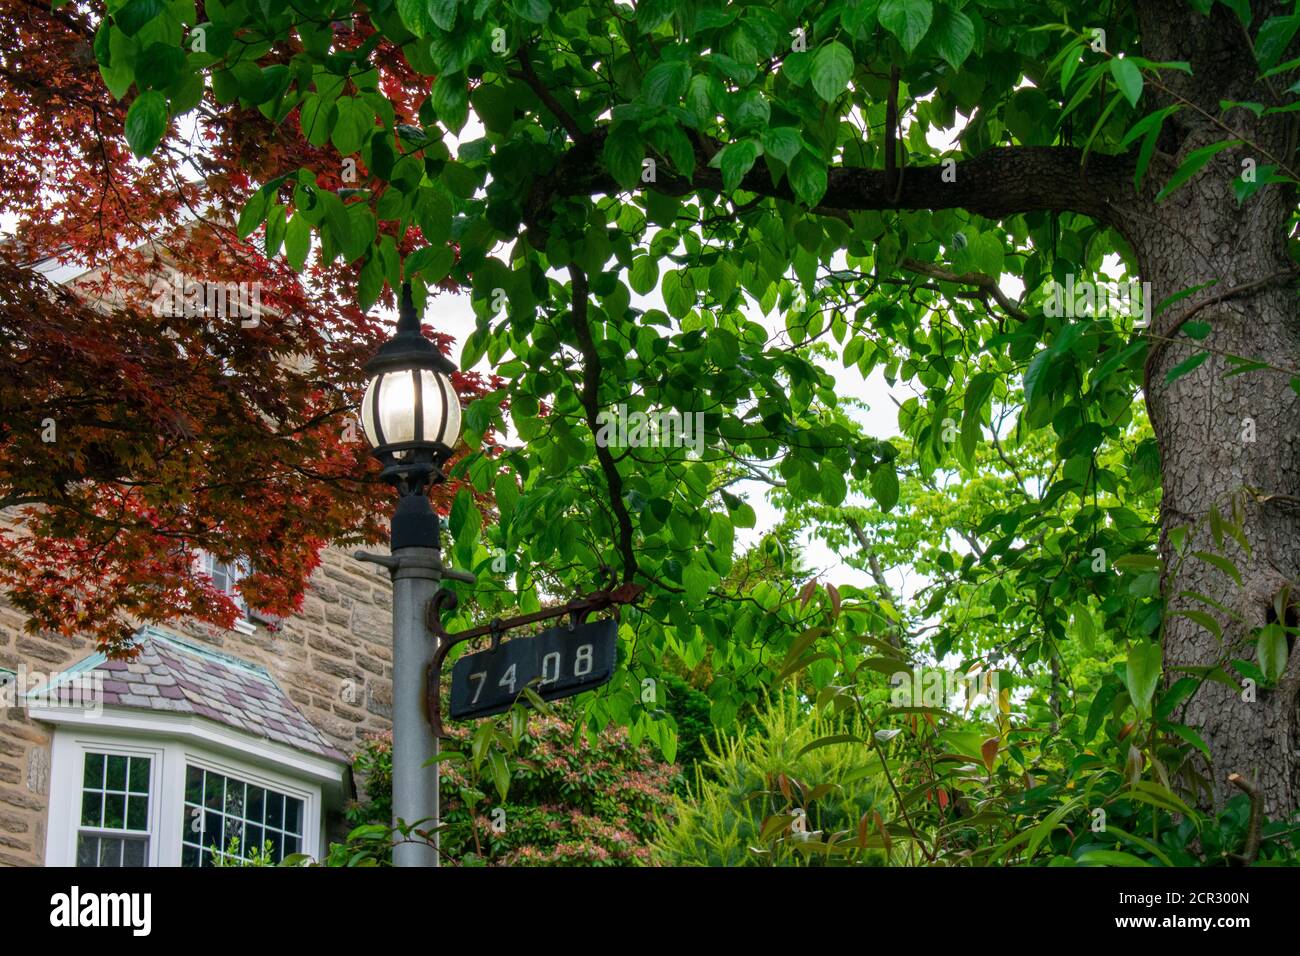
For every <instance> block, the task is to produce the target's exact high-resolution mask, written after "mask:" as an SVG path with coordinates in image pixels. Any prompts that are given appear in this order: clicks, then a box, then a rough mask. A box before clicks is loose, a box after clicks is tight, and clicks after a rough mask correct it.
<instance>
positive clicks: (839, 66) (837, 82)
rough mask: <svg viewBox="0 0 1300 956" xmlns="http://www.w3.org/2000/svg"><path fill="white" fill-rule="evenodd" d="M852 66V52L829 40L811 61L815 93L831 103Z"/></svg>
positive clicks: (839, 91) (850, 73)
mask: <svg viewBox="0 0 1300 956" xmlns="http://www.w3.org/2000/svg"><path fill="white" fill-rule="evenodd" d="M926 5H927V7H928V6H929V4H928V2H927V4H926ZM853 66H854V64H853V54H852V53H850V52H849V48H848V47H846V46H844V45H843V44H842V43H836V42H835V41H831V42H830V43H828V44H826V45H825V46H824V47H822V48H821V49H820V50H818V51H817V53H816V55H814V56H813V62H812V85H813V89H814V90H816V91H817V95H818V96H820V97H821V98H822V99H823V100H825V101H826V102H827V103H833V102H834V101H835V100H836V99H837V98H838V97H839V95H840V94H841V93H843V92H844V90H845V89H847V88H848V85H849V79H850V78H851V77H852V76H853Z"/></svg>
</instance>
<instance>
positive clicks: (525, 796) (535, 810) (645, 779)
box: [331, 708, 677, 866]
mask: <svg viewBox="0 0 1300 956" xmlns="http://www.w3.org/2000/svg"><path fill="white" fill-rule="evenodd" d="M566 718H567V719H566ZM453 735H454V736H453V740H452V741H451V742H449V743H448V745H447V747H446V749H445V750H444V753H453V754H459V755H466V754H467V752H468V751H469V750H470V748H471V747H472V746H473V743H472V738H471V734H470V732H469V731H468V730H467V729H465V728H458V729H457V730H455V731H453ZM510 756H511V758H512V759H511V764H510V767H509V772H508V776H506V777H502V776H498V774H500V773H501V772H502V771H503V770H504V768H505V764H504V762H503V761H502V762H498V761H497V760H494V759H492V758H489V760H488V771H487V773H486V774H485V775H484V777H485V779H479V777H478V775H477V774H476V772H475V771H474V769H473V767H472V762H471V761H467V760H457V759H450V760H447V761H446V769H445V771H444V773H443V776H442V786H441V792H442V807H443V816H442V821H443V827H442V830H441V850H442V854H443V862H444V864H445V865H464V866H474V865H480V866H481V865H487V866H509V865H514V866H551V865H556V866H630V865H638V864H644V863H646V862H648V861H649V857H650V849H649V842H650V836H651V834H652V833H653V831H654V826H655V821H656V820H657V819H658V818H660V817H661V816H662V815H663V814H664V813H665V812H667V811H668V806H669V792H670V790H671V788H672V787H673V786H674V785H675V784H676V778H677V771H676V769H675V768H673V767H671V766H669V765H667V764H664V763H663V762H662V761H660V760H658V759H657V758H656V756H655V754H654V753H653V752H652V750H651V748H650V747H649V746H648V745H647V744H644V743H642V744H640V745H633V744H632V743H631V741H629V740H628V735H627V732H626V731H625V730H623V729H622V728H615V727H607V728H605V729H604V730H603V731H601V732H600V733H598V734H592V735H588V734H586V733H583V732H582V731H581V729H578V730H577V731H576V732H575V727H574V723H573V713H572V710H571V708H560V709H559V710H558V711H557V712H555V713H551V714H548V715H539V716H537V717H534V718H532V719H531V720H529V721H528V724H527V729H526V731H524V732H523V733H522V734H521V736H520V738H519V740H518V743H517V746H516V747H514V748H512V749H511V754H510ZM353 766H354V769H355V770H356V772H357V773H358V775H359V776H361V777H362V778H363V779H364V786H365V793H366V800H365V801H364V802H362V803H359V804H357V805H355V806H353V807H351V808H350V809H349V811H348V819H349V821H350V822H351V823H352V824H354V825H355V826H358V827H363V828H364V827H366V826H367V825H369V826H372V827H375V826H377V827H379V828H380V829H384V830H386V829H387V824H388V821H389V819H390V818H391V814H392V754H391V739H390V738H389V736H388V735H383V736H380V737H377V738H375V739H372V740H369V741H368V742H367V743H366V745H365V746H364V747H363V748H362V749H361V750H360V751H359V752H358V753H357V754H356V755H355V757H354V763H353ZM499 768H500V769H499ZM503 789H504V792H502V790H503ZM371 832H373V831H370V830H364V829H363V832H362V833H361V834H358V837H360V838H363V839H361V840H360V841H359V842H360V843H361V845H362V846H364V842H365V841H364V838H365V837H366V836H367V835H368V834H370V833H371ZM357 852H359V851H358V850H357V849H356V847H355V846H353V847H349V846H347V845H335V847H334V848H332V851H331V858H332V859H333V860H334V861H335V862H346V861H349V860H351V859H352V857H353V856H355V855H356V853H357Z"/></svg>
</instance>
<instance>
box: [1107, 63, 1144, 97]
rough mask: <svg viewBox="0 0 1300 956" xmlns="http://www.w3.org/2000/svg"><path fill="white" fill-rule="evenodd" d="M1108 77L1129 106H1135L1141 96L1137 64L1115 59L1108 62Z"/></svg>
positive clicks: (1140, 78) (1140, 80)
mask: <svg viewBox="0 0 1300 956" xmlns="http://www.w3.org/2000/svg"><path fill="white" fill-rule="evenodd" d="M1110 75H1111V76H1113V77H1114V78H1115V85H1116V86H1118V87H1119V90H1120V92H1121V93H1123V94H1124V98H1125V99H1126V100H1128V101H1129V105H1130V106H1137V104H1138V100H1139V99H1140V98H1141V96H1142V71H1141V70H1140V69H1138V66H1137V64H1136V63H1134V62H1133V61H1132V60H1130V59H1127V58H1122V57H1115V59H1113V60H1111V61H1110Z"/></svg>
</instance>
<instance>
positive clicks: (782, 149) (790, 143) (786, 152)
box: [763, 126, 803, 165]
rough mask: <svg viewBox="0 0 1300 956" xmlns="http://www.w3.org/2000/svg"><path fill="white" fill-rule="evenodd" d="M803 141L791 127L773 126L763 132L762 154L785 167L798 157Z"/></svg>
mask: <svg viewBox="0 0 1300 956" xmlns="http://www.w3.org/2000/svg"><path fill="white" fill-rule="evenodd" d="M801 149H803V140H802V139H801V138H800V136H799V131H798V130H797V129H795V128H794V127H793V126H774V127H772V128H771V129H768V130H765V131H764V132H763V152H764V154H765V155H767V156H771V157H772V158H773V159H777V160H780V161H781V162H783V163H785V164H786V165H789V164H790V160H792V159H794V158H795V157H796V156H798V155H799V150H801Z"/></svg>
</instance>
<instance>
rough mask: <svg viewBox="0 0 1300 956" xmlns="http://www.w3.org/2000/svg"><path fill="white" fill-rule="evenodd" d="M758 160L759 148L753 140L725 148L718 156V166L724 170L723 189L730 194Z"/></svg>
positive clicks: (742, 141) (746, 140) (732, 144)
mask: <svg viewBox="0 0 1300 956" xmlns="http://www.w3.org/2000/svg"><path fill="white" fill-rule="evenodd" d="M756 159H758V147H757V146H755V145H754V141H753V140H751V139H745V140H741V141H740V142H739V143H731V144H729V145H727V146H726V147H724V148H723V150H722V152H721V153H719V154H718V165H719V167H720V168H721V169H722V188H723V189H725V190H727V191H728V192H730V191H731V190H733V189H735V188H736V187H737V186H739V185H740V182H741V180H742V179H744V178H745V174H746V173H747V172H749V170H750V168H751V167H753V165H754V160H756Z"/></svg>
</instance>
